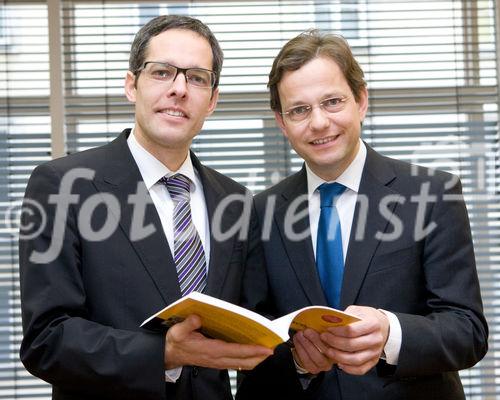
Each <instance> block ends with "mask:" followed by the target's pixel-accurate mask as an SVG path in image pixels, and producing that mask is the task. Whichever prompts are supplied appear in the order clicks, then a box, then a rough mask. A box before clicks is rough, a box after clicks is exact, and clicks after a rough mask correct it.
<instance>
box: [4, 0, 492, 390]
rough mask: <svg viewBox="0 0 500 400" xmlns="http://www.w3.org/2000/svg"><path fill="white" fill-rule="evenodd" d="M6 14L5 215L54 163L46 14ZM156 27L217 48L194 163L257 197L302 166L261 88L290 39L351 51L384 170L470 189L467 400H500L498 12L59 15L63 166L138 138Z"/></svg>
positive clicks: (270, 7) (304, 5) (246, 6)
mask: <svg viewBox="0 0 500 400" xmlns="http://www.w3.org/2000/svg"><path fill="white" fill-rule="evenodd" d="M9 3H10V2H7V3H4V6H3V7H2V6H0V10H1V11H0V18H1V21H2V24H1V25H0V49H1V51H2V53H1V59H0V82H5V85H3V86H1V87H0V92H2V94H5V97H4V96H0V99H1V100H0V101H1V103H0V104H1V107H2V110H5V112H6V113H5V115H6V117H3V116H0V121H1V124H0V135H1V134H2V131H3V132H4V133H3V136H1V137H0V140H2V144H5V145H4V146H1V147H0V150H1V153H0V168H5V171H6V173H5V177H4V176H3V174H2V177H1V178H0V185H2V192H1V193H0V195H1V196H4V197H2V201H4V203H2V204H4V205H5V206H4V208H3V209H4V210H5V209H8V207H9V206H10V204H11V202H12V201H14V200H16V199H18V198H19V196H20V195H21V193H22V191H23V188H24V185H25V182H26V177H27V175H28V174H29V171H30V170H31V168H32V167H33V165H34V164H36V163H38V162H41V161H42V160H44V159H46V158H47V151H48V148H49V142H48V140H49V135H48V134H49V125H48V124H49V123H50V120H49V115H48V107H47V104H48V99H47V96H48V87H49V83H48V64H47V59H48V58H47V33H46V30H47V22H46V20H47V15H46V8H45V6H44V5H43V3H44V2H39V3H40V6H36V5H32V4H34V3H36V2H30V4H31V5H23V4H22V2H19V1H16V2H12V5H10V4H9ZM159 14H187V15H191V16H194V17H197V18H200V19H201V20H202V21H204V22H205V23H207V24H208V25H209V26H210V27H211V29H212V30H213V31H214V33H215V35H216V36H217V38H218V39H219V41H220V43H221V46H222V48H223V50H224V53H225V61H224V67H223V73H222V77H221V96H220V100H219V104H218V107H217V110H216V112H215V113H214V114H213V116H212V117H211V118H210V119H209V120H207V121H206V123H205V126H204V129H203V131H202V133H201V134H200V135H199V136H198V138H196V139H195V141H194V144H193V149H194V150H195V151H196V153H197V154H198V155H199V156H200V158H201V159H202V161H204V162H205V163H206V164H208V165H210V166H212V167H214V168H216V169H217V170H219V171H220V172H222V173H225V174H227V175H230V176H232V177H234V178H235V179H237V180H238V181H240V182H241V183H243V184H245V185H247V186H248V187H249V188H251V189H252V190H254V191H255V192H258V191H260V190H262V189H264V188H265V187H268V186H269V185H271V184H272V183H275V182H277V181H278V180H279V179H280V178H283V177H284V176H286V175H289V174H290V173H292V172H293V171H296V170H297V169H299V168H300V166H301V163H302V162H301V160H300V159H299V158H298V157H296V155H295V153H294V152H293V151H292V150H291V149H290V147H289V146H288V144H287V142H286V140H284V138H283V137H282V135H281V133H280V132H279V130H278V129H277V127H276V125H275V123H274V118H273V115H272V113H271V112H270V110H269V104H268V103H269V96H268V93H267V89H266V83H267V74H268V73H269V70H270V67H271V63H272V60H273V58H274V57H275V55H276V54H277V52H278V51H279V49H280V47H281V46H282V45H283V44H284V43H285V42H286V41H287V40H288V39H290V38H291V37H293V36H295V35H297V34H298V33H300V32H302V31H304V30H306V29H309V28H313V27H316V28H319V29H322V30H324V31H332V32H336V33H341V34H342V35H344V36H345V37H346V38H347V39H348V40H349V43H350V44H351V46H352V48H353V52H354V53H355V55H356V57H357V58H358V60H359V61H360V62H361V64H362V66H363V69H364V71H365V73H366V78H367V81H368V87H369V90H370V109H369V115H368V117H367V118H366V120H365V122H364V128H363V138H364V139H365V140H366V141H367V142H368V143H369V144H370V145H372V146H373V147H374V148H375V149H377V150H379V151H381V152H382V153H384V154H386V155H389V156H393V157H396V158H399V159H403V160H407V161H411V162H414V163H417V164H421V165H426V166H431V167H435V168H440V169H445V170H448V171H452V172H454V173H457V174H458V175H460V177H461V179H462V182H463V186H464V193H465V197H466V201H467V206H468V209H469V213H470V218H471V225H472V229H473V236H474V244H475V250H476V257H477V261H478V269H479V275H480V280H481V285H482V293H483V300H484V305H485V312H486V314H487V318H488V321H489V324H490V331H491V334H490V351H489V353H488V355H487V356H486V358H485V359H484V360H483V361H482V362H481V363H479V364H478V365H477V366H476V367H474V368H472V369H470V370H467V371H462V372H461V375H462V378H463V382H464V385H465V390H466V394H467V398H468V399H494V398H500V389H498V388H497V386H498V385H497V380H498V379H499V377H500V367H499V366H498V364H499V363H500V358H499V356H498V353H499V351H500V349H499V343H498V336H499V328H500V320H499V319H498V317H497V315H498V314H499V313H500V308H499V304H500V289H499V287H498V284H497V282H500V280H499V278H500V276H499V275H500V201H499V200H500V199H499V195H498V193H499V189H500V186H499V173H500V168H499V161H498V160H499V156H500V154H499V144H498V143H499V134H498V103H499V98H498V81H497V52H496V49H497V44H496V39H495V35H496V31H495V30H496V26H495V2H494V1H492V0H489V1H486V0H485V1H482V0H478V1H469V0H463V1H459V0H449V1H434V0H428V1H410V0H401V1H390V0H359V1H356V0H352V1H349V2H346V1H247V2H234V1H223V2H209V1H203V2H187V1H186V2H179V1H176V2H172V1H170V2H169V1H161V2H160V1H157V2H153V1H152V2H144V1H140V2H139V1H137V2H133V1H99V2H96V1H62V16H63V17H62V29H63V58H64V76H65V80H64V81H65V82H64V83H65V99H64V102H65V105H66V113H65V123H66V128H67V135H68V139H67V140H68V142H67V145H68V149H69V151H71V152H74V151H79V150H83V149H85V148H90V147H94V146H97V145H100V144H103V143H106V142H108V141H110V140H112V139H113V138H114V137H116V135H117V134H118V133H119V132H120V131H121V130H122V129H124V128H127V127H131V126H132V124H133V108H132V107H131V105H130V104H128V103H127V101H126V98H125V96H124V94H123V81H124V77H125V73H126V70H127V66H128V54H129V50H130V44H131V42H132V40H133V37H134V34H135V33H136V31H137V30H138V29H139V28H140V26H142V25H143V24H144V23H145V22H147V21H148V20H149V19H151V18H153V17H154V16H156V15H159ZM13 18H16V19H15V20H14V19H13ZM14 21H15V23H14ZM7 32H8V34H7ZM9 35H10V36H9ZM9 37H10V38H9ZM9 41H10V42H16V43H22V46H24V47H22V51H18V50H16V47H14V46H12V45H10V46H9V45H8V44H6V43H7V42H9ZM18 46H21V44H18ZM17 49H19V47H18V48H17ZM34 60H36V64H35V65H34V64H33V61H34ZM22 71H24V72H22ZM2 115H3V114H2ZM4 213H5V211H4ZM2 232H4V231H2ZM9 235H10V232H8V229H7V230H5V236H2V237H1V238H2V243H4V242H5V243H6V244H5V247H2V254H4V263H2V264H1V266H2V268H3V266H5V271H6V272H5V274H3V275H2V276H5V277H7V278H6V281H5V282H6V283H5V288H6V295H5V296H3V297H1V299H2V300H3V299H6V303H5V304H7V303H9V304H12V305H13V306H11V308H5V311H2V312H4V314H3V315H6V316H7V315H12V318H14V320H15V322H16V323H15V324H14V325H10V323H9V326H14V328H12V329H13V331H14V332H15V333H13V334H12V335H10V333H9V335H10V336H9V335H7V336H6V337H5V341H6V342H5V343H9V344H10V346H11V347H13V346H16V345H17V344H18V341H19V334H20V330H19V329H20V328H19V313H18V311H17V308H16V307H17V306H18V295H17V287H18V286H17V277H16V274H17V270H16V262H17V259H16V257H17V255H16V254H15V253H16V250H15V241H13V240H12V238H11V236H9ZM4 238H5V240H4ZM2 246H4V245H3V244H2ZM4 248H5V250H3V249H4ZM0 294H1V293H0ZM1 304H4V303H3V302H2V303H1ZM9 313H10V314H9ZM5 354H6V356H5V357H6V358H7V359H9V357H11V358H10V359H9V362H10V363H11V364H9V365H7V364H6V366H5V367H3V368H5V371H8V373H6V375H5V376H7V375H8V374H11V375H9V377H8V378H6V379H8V382H9V385H12V386H9V388H8V389H6V392H5V393H6V394H5V396H4V398H7V397H8V394H9V393H17V395H18V396H21V395H22V394H23V395H24V394H25V393H29V392H30V391H31V390H32V389H33V397H36V396H38V395H37V394H35V392H36V391H37V390H38V388H40V391H41V392H40V393H42V394H43V393H45V394H46V393H47V391H46V387H45V386H43V385H41V386H36V384H35V383H33V382H35V381H31V380H30V381H28V380H27V379H28V375H27V374H26V373H23V372H21V370H20V369H19V367H18V363H17V361H16V360H17V359H16V358H15V354H16V351H14V350H12V349H10V350H9V351H8V352H6V353H5ZM9 368H10V369H9ZM6 387H7V386H6ZM2 390H3V389H1V388H0V398H2V396H3V392H2ZM8 390H10V391H11V392H8ZM12 397H13V396H11V397H9V398H12Z"/></svg>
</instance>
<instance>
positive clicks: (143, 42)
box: [128, 15, 224, 89]
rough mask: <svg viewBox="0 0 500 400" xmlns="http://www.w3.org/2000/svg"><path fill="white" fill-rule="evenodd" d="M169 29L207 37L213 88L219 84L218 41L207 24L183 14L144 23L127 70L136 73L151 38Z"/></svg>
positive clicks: (161, 16) (219, 49)
mask: <svg viewBox="0 0 500 400" xmlns="http://www.w3.org/2000/svg"><path fill="white" fill-rule="evenodd" d="M169 29H185V30H189V31H193V32H196V33H197V34H198V35H200V36H202V37H204V38H205V39H207V41H208V43H209V44H210V47H211V48H212V70H213V71H214V72H215V84H214V89H215V88H216V87H217V86H218V85H219V78H220V71H221V69H222V62H223V60H224V54H223V53H222V49H221V48H220V46H219V42H218V41H217V39H216V38H215V36H214V34H213V33H212V31H211V30H210V28H209V27H208V26H206V25H205V24H204V23H203V22H201V21H200V20H198V19H196V18H191V17H187V16H184V15H160V16H159V17H156V18H153V19H152V20H151V21H149V22H148V23H147V24H146V25H144V26H143V27H142V28H141V29H140V30H139V31H138V32H137V34H136V35H135V38H134V41H133V43H132V47H131V49H130V57H129V67H128V68H129V70H130V71H131V72H132V73H134V74H137V73H138V72H139V70H140V68H141V67H142V65H143V64H144V62H145V57H146V50H147V48H148V45H149V42H150V40H151V38H153V37H155V36H157V35H159V34H160V33H162V32H165V31H167V30H169Z"/></svg>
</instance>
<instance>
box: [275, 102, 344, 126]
mask: <svg viewBox="0 0 500 400" xmlns="http://www.w3.org/2000/svg"><path fill="white" fill-rule="evenodd" d="M347 99H348V97H329V98H327V99H325V100H322V101H320V102H319V104H318V107H320V108H321V109H322V110H323V111H326V112H327V113H330V114H334V113H337V112H339V111H342V110H343V109H344V107H345V102H346V101H347ZM313 108H314V106H312V105H310V104H300V105H298V106H294V107H292V108H289V109H288V110H286V111H284V112H281V113H280V114H281V115H283V116H286V117H288V119H290V121H293V122H302V121H305V120H306V119H308V118H309V117H310V116H311V112H312V110H313Z"/></svg>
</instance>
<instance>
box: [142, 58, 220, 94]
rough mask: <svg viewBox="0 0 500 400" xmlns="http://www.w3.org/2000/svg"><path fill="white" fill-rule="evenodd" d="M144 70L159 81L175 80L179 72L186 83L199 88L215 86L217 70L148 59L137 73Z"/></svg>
mask: <svg viewBox="0 0 500 400" xmlns="http://www.w3.org/2000/svg"><path fill="white" fill-rule="evenodd" d="M141 71H142V72H143V73H144V75H145V76H146V77H147V78H148V79H151V80H154V81H157V82H165V83H169V82H173V81H175V79H176V78H177V75H179V73H182V74H183V75H184V78H185V79H186V83H187V84H189V85H191V86H194V87H198V88H213V87H214V84H215V72H214V71H211V70H209V69H205V68H180V67H176V66H175V65H172V64H169V63H165V62H159V61H146V62H145V63H144V64H142V67H141V68H139V69H138V70H137V71H136V72H135V73H136V75H137V74H138V73H139V72H141Z"/></svg>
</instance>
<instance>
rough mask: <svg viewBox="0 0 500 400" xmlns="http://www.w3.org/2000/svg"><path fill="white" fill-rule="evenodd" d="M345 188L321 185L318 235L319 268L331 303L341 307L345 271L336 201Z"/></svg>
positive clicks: (317, 259) (332, 184)
mask: <svg viewBox="0 0 500 400" xmlns="http://www.w3.org/2000/svg"><path fill="white" fill-rule="evenodd" d="M345 189H346V187H345V186H344V185H341V184H340V183H337V182H334V183H323V184H322V185H320V186H319V193H320V198H321V213H320V216H319V224H318V237H317V238H316V267H317V268H318V274H319V279H320V281H321V286H322V287H323V291H324V293H325V296H326V299H327V300H328V304H329V305H330V306H331V307H334V308H339V307H340V289H341V288H342V277H343V274H344V254H343V251H342V232H341V230H340V221H339V215H338V213H337V209H336V208H335V202H336V201H337V199H338V198H339V196H340V195H341V194H342V193H343V192H344V190H345Z"/></svg>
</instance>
